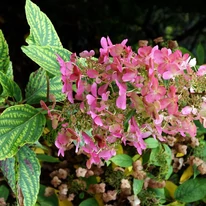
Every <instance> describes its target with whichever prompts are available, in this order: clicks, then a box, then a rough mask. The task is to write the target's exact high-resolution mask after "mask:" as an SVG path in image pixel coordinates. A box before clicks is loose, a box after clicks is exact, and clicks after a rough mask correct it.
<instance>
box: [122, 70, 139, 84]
mask: <svg viewBox="0 0 206 206" xmlns="http://www.w3.org/2000/svg"><path fill="white" fill-rule="evenodd" d="M135 76H137V74H136V73H135V72H132V71H131V72H127V73H125V74H124V75H123V76H122V81H124V82H128V81H131V80H133V79H134V78H135Z"/></svg>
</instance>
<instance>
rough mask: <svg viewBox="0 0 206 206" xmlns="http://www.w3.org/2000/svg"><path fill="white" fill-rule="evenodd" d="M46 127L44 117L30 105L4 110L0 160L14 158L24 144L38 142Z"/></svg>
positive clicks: (0, 117)
mask: <svg viewBox="0 0 206 206" xmlns="http://www.w3.org/2000/svg"><path fill="white" fill-rule="evenodd" d="M44 125H45V117H44V115H43V114H41V113H40V112H39V111H38V110H37V109H35V108H34V107H32V106H30V105H27V104H25V105H16V106H11V107H9V108H7V109H6V110H4V112H3V113H2V114H1V116H0V151H1V152H0V160H3V159H5V158H9V157H12V156H13V155H15V154H16V153H17V150H18V149H19V148H20V147H22V146H23V145H24V144H26V143H34V142H36V141H37V140H38V139H39V137H40V136H41V134H42V132H43V128H44Z"/></svg>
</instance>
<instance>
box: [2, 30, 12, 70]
mask: <svg viewBox="0 0 206 206" xmlns="http://www.w3.org/2000/svg"><path fill="white" fill-rule="evenodd" d="M9 62H10V58H9V48H8V44H7V42H6V40H5V38H4V35H3V33H2V31H1V30H0V71H2V72H3V73H6V72H7V69H8V68H9Z"/></svg>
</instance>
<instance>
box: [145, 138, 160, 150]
mask: <svg viewBox="0 0 206 206" xmlns="http://www.w3.org/2000/svg"><path fill="white" fill-rule="evenodd" d="M144 142H145V143H146V145H147V148H156V147H158V145H159V142H158V140H156V139H154V138H152V137H150V138H147V139H145V140H144Z"/></svg>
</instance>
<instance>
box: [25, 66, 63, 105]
mask: <svg viewBox="0 0 206 206" xmlns="http://www.w3.org/2000/svg"><path fill="white" fill-rule="evenodd" d="M49 93H50V94H54V95H55V98H56V101H63V100H64V99H65V95H64V94H63V93H62V82H61V77H60V76H56V77H53V78H51V79H50V80H49ZM46 98H47V81H46V72H45V71H44V70H43V69H42V68H40V69H38V70H37V71H36V72H33V73H31V75H30V77H29V82H28V84H27V87H26V99H27V103H28V104H35V103H39V102H40V100H44V101H46Z"/></svg>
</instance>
